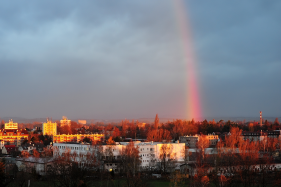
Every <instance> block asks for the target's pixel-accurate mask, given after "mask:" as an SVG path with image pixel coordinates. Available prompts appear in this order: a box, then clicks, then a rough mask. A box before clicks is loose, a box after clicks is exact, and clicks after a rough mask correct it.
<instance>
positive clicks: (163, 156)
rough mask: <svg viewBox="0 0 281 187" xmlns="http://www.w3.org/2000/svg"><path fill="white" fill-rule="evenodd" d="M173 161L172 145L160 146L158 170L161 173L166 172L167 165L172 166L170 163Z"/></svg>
mask: <svg viewBox="0 0 281 187" xmlns="http://www.w3.org/2000/svg"><path fill="white" fill-rule="evenodd" d="M174 159H175V155H174V153H173V145H172V144H161V145H160V151H159V164H160V169H161V171H163V173H166V172H167V167H168V164H172V161H173V160H174Z"/></svg>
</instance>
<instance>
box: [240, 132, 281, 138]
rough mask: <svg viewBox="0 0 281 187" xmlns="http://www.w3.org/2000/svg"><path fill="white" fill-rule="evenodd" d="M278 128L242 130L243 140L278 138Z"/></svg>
mask: <svg viewBox="0 0 281 187" xmlns="http://www.w3.org/2000/svg"><path fill="white" fill-rule="evenodd" d="M280 132H281V131H280V130H274V131H260V132H246V131H243V132H242V134H241V135H242V137H243V138H244V140H249V141H262V140H264V139H265V138H280Z"/></svg>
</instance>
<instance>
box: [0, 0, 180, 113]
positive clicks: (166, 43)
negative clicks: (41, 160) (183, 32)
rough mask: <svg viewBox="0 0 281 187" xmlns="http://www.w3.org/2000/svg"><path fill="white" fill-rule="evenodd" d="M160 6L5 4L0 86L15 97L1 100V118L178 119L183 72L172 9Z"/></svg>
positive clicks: (0, 57) (2, 19)
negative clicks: (158, 116) (10, 77)
mask: <svg viewBox="0 0 281 187" xmlns="http://www.w3.org/2000/svg"><path fill="white" fill-rule="evenodd" d="M156 3H157V2H154V3H151V2H149V1H147V2H144V1H142V2H131V1H122V2H120V1H119V2H118V3H117V2H116V1H107V2H104V1H96V2H92V1H84V2H79V3H78V2H77V3H75V2H69V1H61V2H59V3H58V2H57V1H49V2H38V1H33V2H32V1H30V2H28V3H26V2H17V3H6V4H3V6H1V8H0V9H1V11H0V12H1V15H0V17H1V20H0V24H1V28H2V29H1V30H0V32H1V36H0V41H1V42H2V44H3V45H2V47H1V51H2V52H3V53H1V55H0V59H1V64H4V65H5V66H6V67H4V68H3V69H2V71H3V72H4V73H3V74H2V76H1V85H2V89H3V90H11V89H12V90H14V91H15V92H14V93H13V94H9V93H4V94H3V95H2V99H1V100H2V102H1V103H2V106H3V108H2V109H1V111H2V115H6V116H22V117H38V116H53V117H59V116H61V115H68V116H69V117H70V118H71V117H85V118H125V117H127V118H139V117H153V116H154V115H155V113H157V112H158V113H163V114H167V115H172V116H173V115H174V116H177V115H178V114H177V112H176V111H175V112H172V113H171V114H170V112H169V111H170V110H171V109H172V108H173V109H174V110H175V109H176V108H175V107H179V108H183V107H184V106H183V105H182V104H181V100H180V99H177V101H173V102H171V100H173V98H175V97H178V96H179V95H180V96H181V98H183V96H184V94H182V93H184V89H183V88H181V87H182V85H184V83H185V80H184V71H183V70H182V69H183V67H184V65H183V64H182V63H181V58H182V57H181V56H180V52H179V49H178V36H177V35H176V32H177V31H176V28H175V26H176V25H175V23H173V19H174V18H173V10H171V7H169V5H170V3H169V2H168V1H167V2H161V3H159V2H158V4H156ZM156 5H157V6H156ZM156 7H157V8H156ZM159 33H161V34H159ZM8 61H9V62H8ZM7 62H8V63H7ZM177 62H178V63H177ZM11 71H12V72H13V74H14V77H13V79H8V75H10V72H11ZM11 83H12V84H11ZM17 90H19V92H18V91H17ZM174 90H179V92H181V93H180V94H178V93H177V92H175V91H174ZM9 103H12V105H9ZM167 104H169V107H170V109H167V107H165V105H167ZM178 104H180V105H181V106H179V105H178ZM4 108H5V109H4Z"/></svg>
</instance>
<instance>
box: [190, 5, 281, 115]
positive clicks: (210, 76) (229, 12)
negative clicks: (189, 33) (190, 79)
mask: <svg viewBox="0 0 281 187" xmlns="http://www.w3.org/2000/svg"><path fill="white" fill-rule="evenodd" d="M197 3H198V2H194V1H189V3H187V5H188V10H189V11H190V15H191V21H192V26H193V31H194V36H195V38H196V39H195V41H196V47H197V50H196V52H197V55H198V58H199V61H200V69H201V71H200V75H201V80H202V85H203V87H204V88H202V90H204V92H205V93H206V94H205V99H204V101H205V108H204V111H205V114H206V115H208V116H257V115H258V111H259V110H263V111H264V114H265V115H267V116H273V117H274V116H275V117H280V115H281V114H280V109H281V108H280V106H281V103H280V99H278V94H277V93H278V92H280V91H281V88H280V86H277V85H278V82H279V80H280V78H281V76H280V73H279V71H280V68H281V54H280V52H279V51H280V47H281V37H280V34H279V33H280V32H281V25H280V24H278V23H279V22H280V21H281V20H280V18H281V13H280V11H279V10H280V8H281V3H280V1H254V2H253V1H247V2H235V1H232V2H230V1H228V2H221V1H211V2H206V3H205V4H204V5H202V6H201V5H199V4H197Z"/></svg>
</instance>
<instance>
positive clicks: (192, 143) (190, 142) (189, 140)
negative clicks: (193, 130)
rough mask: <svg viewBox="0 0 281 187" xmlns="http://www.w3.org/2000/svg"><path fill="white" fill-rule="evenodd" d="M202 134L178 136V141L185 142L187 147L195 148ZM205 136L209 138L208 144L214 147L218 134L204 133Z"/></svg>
mask: <svg viewBox="0 0 281 187" xmlns="http://www.w3.org/2000/svg"><path fill="white" fill-rule="evenodd" d="M201 137H202V136H201V135H197V134H196V135H194V136H188V135H187V136H180V137H179V141H180V142H181V143H185V145H186V146H188V147H189V148H196V146H197V142H198V141H199V140H200V138H201ZM206 138H208V139H209V146H210V147H214V146H216V145H217V143H218V140H219V136H218V135H215V134H208V135H206Z"/></svg>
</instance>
